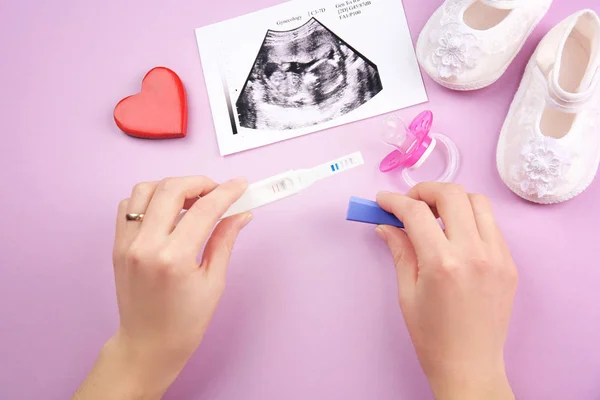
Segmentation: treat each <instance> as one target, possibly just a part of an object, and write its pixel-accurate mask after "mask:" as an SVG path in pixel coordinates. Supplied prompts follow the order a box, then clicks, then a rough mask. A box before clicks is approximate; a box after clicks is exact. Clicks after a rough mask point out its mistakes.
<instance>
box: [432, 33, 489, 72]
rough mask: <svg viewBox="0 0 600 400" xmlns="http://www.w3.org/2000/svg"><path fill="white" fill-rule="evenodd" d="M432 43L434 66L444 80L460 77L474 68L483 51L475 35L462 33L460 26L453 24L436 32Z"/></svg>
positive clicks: (433, 34)
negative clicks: (433, 47)
mask: <svg viewBox="0 0 600 400" xmlns="http://www.w3.org/2000/svg"><path fill="white" fill-rule="evenodd" d="M431 41H432V43H433V44H434V45H435V46H437V48H435V50H434V51H433V53H432V59H433V65H434V66H435V67H436V68H437V71H438V74H439V76H440V77H442V78H450V77H452V76H455V77H459V76H460V75H461V74H462V73H463V72H464V71H465V70H466V69H470V68H474V67H475V66H476V65H477V59H478V58H479V56H480V55H481V50H480V49H479V47H478V45H477V38H476V37H475V36H474V35H471V34H468V33H463V32H461V31H460V25H458V24H455V23H451V24H448V25H445V26H443V27H442V28H441V29H440V30H437V31H434V32H433V33H432V36H431Z"/></svg>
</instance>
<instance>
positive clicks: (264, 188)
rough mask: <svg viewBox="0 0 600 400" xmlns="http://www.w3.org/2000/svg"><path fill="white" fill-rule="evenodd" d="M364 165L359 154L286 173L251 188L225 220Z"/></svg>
mask: <svg viewBox="0 0 600 400" xmlns="http://www.w3.org/2000/svg"><path fill="white" fill-rule="evenodd" d="M364 163H365V161H364V159H363V156H362V154H361V153H360V152H356V153H352V154H349V155H347V156H345V157H341V158H338V159H337V160H333V161H331V162H328V163H325V164H321V165H319V166H318V167H314V168H310V169H299V170H291V171H288V172H284V173H282V174H279V175H275V176H272V177H270V178H267V179H264V180H262V181H259V182H256V183H253V184H251V185H250V186H248V189H246V192H245V193H244V194H243V195H242V197H240V199H239V200H238V201H236V202H235V203H233V205H232V206H231V207H230V208H229V210H227V212H226V213H225V215H223V218H227V217H230V216H232V215H236V214H241V213H245V212H247V211H251V210H254V209H256V208H258V207H262V206H264V205H267V204H270V203H273V202H275V201H278V200H281V199H285V198H286V197H289V196H291V195H294V194H296V193H299V192H301V191H302V190H304V189H306V188H307V187H309V186H311V185H312V184H313V183H315V182H317V181H320V180H322V179H325V178H329V177H330V176H334V175H337V174H339V173H341V172H345V171H349V170H351V169H353V168H356V167H358V166H361V165H363V164H364Z"/></svg>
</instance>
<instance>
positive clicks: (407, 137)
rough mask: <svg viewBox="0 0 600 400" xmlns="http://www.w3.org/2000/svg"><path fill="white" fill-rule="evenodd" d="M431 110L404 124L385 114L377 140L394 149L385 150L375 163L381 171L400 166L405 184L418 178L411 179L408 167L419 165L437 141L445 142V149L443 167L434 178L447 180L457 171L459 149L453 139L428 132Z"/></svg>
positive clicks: (431, 116)
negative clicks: (382, 126) (380, 160)
mask: <svg viewBox="0 0 600 400" xmlns="http://www.w3.org/2000/svg"><path fill="white" fill-rule="evenodd" d="M432 124H433V113H432V112H431V111H423V112H422V113H421V114H419V115H418V116H417V117H416V118H415V119H414V120H413V121H412V123H411V124H410V126H408V127H407V126H406V125H405V124H404V122H403V121H402V119H401V118H399V117H398V116H397V115H391V116H389V117H387V118H386V120H385V124H384V128H383V130H382V133H381V140H382V141H383V142H384V143H386V144H387V145H389V146H392V147H394V149H395V151H393V152H392V153H390V154H388V156H387V157H385V158H384V159H383V161H382V162H381V164H380V166H379V170H380V171H381V172H390V171H392V170H394V169H396V168H402V177H403V178H404V180H405V181H406V183H407V184H408V185H409V186H415V185H416V184H417V183H418V182H416V181H415V180H414V179H412V178H411V177H410V175H409V173H408V171H409V170H415V169H417V168H419V167H421V166H422V165H423V164H424V163H425V162H426V161H427V159H428V158H429V156H430V155H431V154H432V153H433V151H434V149H435V148H436V145H437V143H438V142H441V143H442V144H443V145H445V147H446V149H447V150H448V158H447V161H448V162H447V168H446V170H445V171H444V173H443V174H442V176H440V177H439V178H438V179H437V181H439V182H451V181H452V180H453V179H454V177H455V176H456V173H457V172H458V166H459V165H458V163H459V153H458V149H457V148H456V146H455V145H454V143H453V142H452V141H451V140H450V139H449V138H448V137H446V136H444V135H442V134H439V133H431V132H430V131H431V126H432Z"/></svg>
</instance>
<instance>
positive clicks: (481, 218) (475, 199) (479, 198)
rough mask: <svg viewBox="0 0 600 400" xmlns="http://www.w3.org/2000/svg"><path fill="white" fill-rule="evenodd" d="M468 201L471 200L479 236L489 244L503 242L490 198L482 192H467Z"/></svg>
mask: <svg viewBox="0 0 600 400" xmlns="http://www.w3.org/2000/svg"><path fill="white" fill-rule="evenodd" d="M469 201H470V202H471V207H472V209H473V215H474V216H475V223H476V224H477V230H478V231H479V236H481V238H482V239H483V241H484V242H486V243H489V244H494V243H502V242H504V237H503V236H502V233H501V232H500V229H499V228H498V224H496V219H495V217H494V211H493V209H492V202H491V201H490V199H489V198H488V197H487V196H484V195H482V194H469Z"/></svg>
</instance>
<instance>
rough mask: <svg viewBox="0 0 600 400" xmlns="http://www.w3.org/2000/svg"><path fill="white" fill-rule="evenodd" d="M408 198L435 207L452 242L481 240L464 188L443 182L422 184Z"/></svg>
mask: <svg viewBox="0 0 600 400" xmlns="http://www.w3.org/2000/svg"><path fill="white" fill-rule="evenodd" d="M407 196H408V197H411V198H413V199H415V200H420V201H424V202H425V203H427V205H428V206H429V207H435V209H436V210H437V212H438V213H439V215H440V218H441V219H442V222H443V223H444V226H445V228H446V236H447V237H448V239H449V240H450V241H451V242H452V241H457V240H458V241H462V242H472V241H474V240H479V239H480V236H479V232H478V230H477V225H476V223H475V216H474V215H473V208H472V207H471V202H470V201H469V196H468V195H467V192H466V191H465V190H464V188H463V187H462V186H460V185H456V184H453V183H441V182H427V183H421V184H418V185H417V186H415V187H413V188H412V189H411V190H410V191H409V193H408V194H407Z"/></svg>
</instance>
